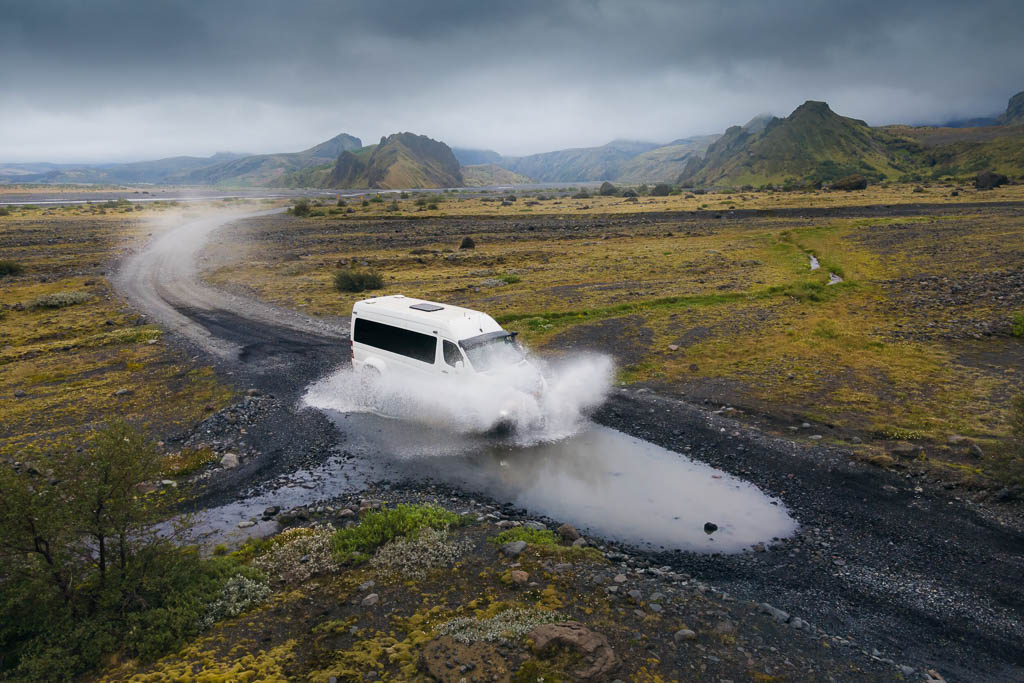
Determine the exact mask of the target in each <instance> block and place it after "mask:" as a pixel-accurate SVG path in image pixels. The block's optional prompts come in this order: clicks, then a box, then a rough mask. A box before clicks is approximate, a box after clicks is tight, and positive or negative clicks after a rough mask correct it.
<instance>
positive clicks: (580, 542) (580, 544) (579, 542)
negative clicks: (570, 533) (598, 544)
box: [572, 538, 587, 548]
mask: <svg viewBox="0 0 1024 683" xmlns="http://www.w3.org/2000/svg"><path fill="white" fill-rule="evenodd" d="M572 547H573V548H586V547H587V540H586V539H585V538H577V539H576V540H575V541H573V542H572Z"/></svg>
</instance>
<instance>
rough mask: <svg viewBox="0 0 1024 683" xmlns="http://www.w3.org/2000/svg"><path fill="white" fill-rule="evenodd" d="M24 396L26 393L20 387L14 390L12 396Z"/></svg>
mask: <svg viewBox="0 0 1024 683" xmlns="http://www.w3.org/2000/svg"><path fill="white" fill-rule="evenodd" d="M26 396H28V394H26V393H25V392H24V391H22V390H21V389H18V390H17V391H15V392H14V398H25V397H26Z"/></svg>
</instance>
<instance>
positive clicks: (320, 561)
mask: <svg viewBox="0 0 1024 683" xmlns="http://www.w3.org/2000/svg"><path fill="white" fill-rule="evenodd" d="M334 533H335V529H334V527H333V526H332V525H330V524H327V525H324V526H321V527H314V528H305V527H302V528H296V529H287V530H286V531H283V532H281V533H280V534H278V535H277V536H275V537H274V539H273V544H272V545H271V547H270V549H269V550H268V551H267V552H266V553H265V554H263V555H260V556H259V557H257V558H256V559H255V560H254V561H253V563H252V564H253V566H254V567H256V568H257V569H259V570H261V571H262V572H263V573H265V574H266V575H267V576H269V577H270V578H271V579H272V580H279V581H284V582H286V583H292V582H296V583H301V582H303V581H305V580H307V579H309V578H310V577H312V576H314V575H317V574H326V573H328V572H332V571H334V570H335V569H337V568H338V563H337V562H336V561H335V560H334V558H333V557H332V556H331V538H332V537H333V536H334Z"/></svg>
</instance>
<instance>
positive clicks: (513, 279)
mask: <svg viewBox="0 0 1024 683" xmlns="http://www.w3.org/2000/svg"><path fill="white" fill-rule="evenodd" d="M498 279H499V280H501V281H502V282H504V283H505V284H506V285H514V284H516V283H517V282H522V280H523V278H521V277H519V276H518V275H516V274H515V273H505V274H504V275H499V276H498Z"/></svg>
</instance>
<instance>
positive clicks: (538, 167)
mask: <svg viewBox="0 0 1024 683" xmlns="http://www.w3.org/2000/svg"><path fill="white" fill-rule="evenodd" d="M658 146H659V145H657V144H655V143H652V142H635V141H632V140H613V141H612V142H609V143H608V144H607V145H602V146H601V147H581V148H576V149H563V150H560V151H557V152H545V153H543V154H531V155H530V156H525V157H503V158H502V159H501V161H500V162H498V163H499V165H500V166H501V167H502V168H507V169H508V170H510V171H515V172H516V173H521V174H523V175H525V176H529V177H530V178H536V179H537V180H538V181H540V182H550V183H555V182H569V183H571V182H577V181H586V180H616V179H617V178H618V176H619V169H620V168H621V167H622V165H623V164H624V163H625V162H627V161H629V160H630V159H633V158H634V157H636V156H637V155H638V154H643V153H644V152H648V151H650V150H652V149H655V148H657V147H658Z"/></svg>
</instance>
